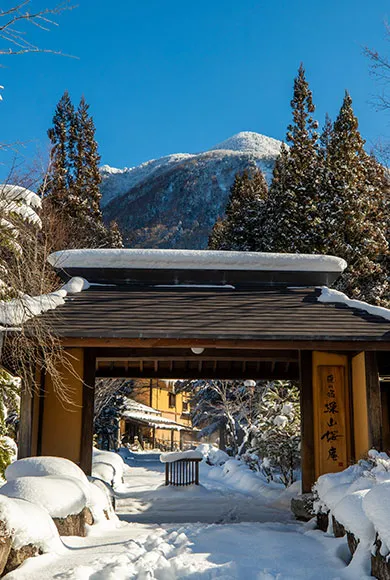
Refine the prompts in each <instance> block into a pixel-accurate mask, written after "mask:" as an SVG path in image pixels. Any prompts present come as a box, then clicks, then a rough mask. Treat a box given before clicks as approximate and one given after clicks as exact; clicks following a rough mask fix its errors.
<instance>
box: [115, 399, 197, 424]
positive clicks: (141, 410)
mask: <svg viewBox="0 0 390 580" xmlns="http://www.w3.org/2000/svg"><path fill="white" fill-rule="evenodd" d="M125 406H126V409H125V410H124V411H123V413H122V417H123V418H125V419H133V420H134V421H140V422H141V423H145V424H147V425H149V427H157V428H158V429H170V430H171V431H181V430H182V429H186V427H185V426H184V425H180V423H176V421H172V420H171V419H167V418H166V417H163V415H162V413H161V411H158V410H157V409H153V407H148V406H147V405H143V404H142V403H138V402H137V401H134V400H133V399H126V402H125Z"/></svg>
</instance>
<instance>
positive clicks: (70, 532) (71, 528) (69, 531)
mask: <svg viewBox="0 0 390 580" xmlns="http://www.w3.org/2000/svg"><path fill="white" fill-rule="evenodd" d="M53 521H54V523H55V525H56V526H57V530H58V533H59V535H60V536H80V537H82V538H84V537H85V535H86V530H85V524H89V525H92V524H93V516H92V514H91V510H90V509H89V508H84V509H83V510H82V511H81V512H80V513H79V514H73V515H69V516H67V517H66V518H53Z"/></svg>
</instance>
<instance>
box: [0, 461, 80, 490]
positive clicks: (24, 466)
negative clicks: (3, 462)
mask: <svg viewBox="0 0 390 580" xmlns="http://www.w3.org/2000/svg"><path fill="white" fill-rule="evenodd" d="M45 475H54V476H59V477H61V476H64V477H73V478H75V479H78V480H80V481H82V482H83V483H85V484H86V483H87V481H88V480H87V478H86V476H85V474H84V472H83V471H82V470H81V469H80V467H79V466H78V465H76V464H75V463H73V462H72V461H70V460H69V459H64V458H63V457H50V456H42V457H25V458H24V459H19V460H18V461H15V462H14V463H11V465H9V466H8V467H7V469H6V470H5V477H6V480H7V481H12V480H14V479H17V478H19V477H30V476H45Z"/></svg>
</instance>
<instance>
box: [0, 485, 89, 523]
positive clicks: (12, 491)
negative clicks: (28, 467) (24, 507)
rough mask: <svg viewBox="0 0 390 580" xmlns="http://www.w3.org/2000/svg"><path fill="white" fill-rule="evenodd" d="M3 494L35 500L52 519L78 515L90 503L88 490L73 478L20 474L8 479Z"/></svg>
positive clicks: (3, 487)
mask: <svg viewBox="0 0 390 580" xmlns="http://www.w3.org/2000/svg"><path fill="white" fill-rule="evenodd" d="M0 494H1V495H5V496H7V497H12V498H16V499H21V500H22V499H23V500H26V501H29V502H31V503H35V504H36V505H38V506H39V507H41V508H43V509H45V510H46V511H47V512H49V514H50V515H51V517H52V518H66V517H67V516H69V515H75V514H79V513H80V512H81V511H82V510H83V509H84V508H85V507H87V506H88V504H89V503H90V502H89V489H88V486H87V485H84V484H83V483H82V482H81V481H80V480H78V479H75V478H72V477H61V478H60V477H55V476H51V475H46V476H44V477H31V476H29V477H18V478H17V479H13V480H11V481H7V483H6V484H5V485H3V486H2V487H1V488H0Z"/></svg>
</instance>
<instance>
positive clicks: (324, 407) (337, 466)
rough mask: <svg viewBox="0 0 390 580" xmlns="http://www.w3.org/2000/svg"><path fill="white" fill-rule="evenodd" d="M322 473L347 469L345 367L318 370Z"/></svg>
mask: <svg viewBox="0 0 390 580" xmlns="http://www.w3.org/2000/svg"><path fill="white" fill-rule="evenodd" d="M318 383H319V393H318V394H319V397H318V403H319V404H318V426H319V447H318V450H319V468H320V473H332V472H336V471H342V470H343V469H345V468H346V467H348V437H347V421H346V410H347V390H346V384H345V368H344V367H343V366H319V367H318Z"/></svg>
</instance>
